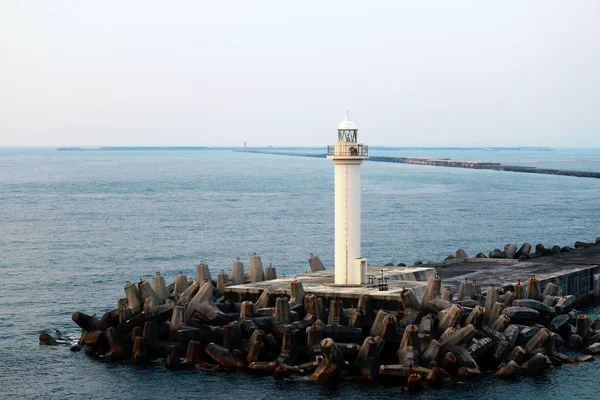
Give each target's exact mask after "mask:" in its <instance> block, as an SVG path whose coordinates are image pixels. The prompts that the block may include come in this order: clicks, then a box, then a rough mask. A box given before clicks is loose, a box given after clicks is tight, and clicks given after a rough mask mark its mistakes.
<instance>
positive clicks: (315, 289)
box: [225, 266, 436, 307]
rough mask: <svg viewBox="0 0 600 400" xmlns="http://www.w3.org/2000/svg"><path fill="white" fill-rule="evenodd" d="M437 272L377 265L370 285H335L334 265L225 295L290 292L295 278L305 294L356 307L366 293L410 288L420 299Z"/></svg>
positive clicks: (384, 297) (387, 295)
mask: <svg viewBox="0 0 600 400" xmlns="http://www.w3.org/2000/svg"><path fill="white" fill-rule="evenodd" d="M382 270H383V275H384V277H385V278H387V279H386V280H385V282H386V283H387V285H388V290H387V291H381V290H379V287H378V283H379V281H378V279H377V278H380V277H381V271H382ZM435 273H436V271H435V269H434V268H431V267H429V266H420V267H389V266H388V267H377V266H369V267H368V269H367V275H372V276H373V278H372V279H373V283H372V284H367V285H334V271H333V269H332V268H330V269H327V270H324V271H318V272H311V273H303V274H297V275H295V276H293V277H287V278H280V279H274V280H270V281H261V282H253V283H247V284H243V285H235V286H228V287H226V288H225V297H226V298H228V299H231V300H234V301H242V300H247V299H248V300H255V299H256V298H257V297H258V296H260V294H261V293H262V292H263V290H266V289H270V290H271V292H272V293H273V294H282V295H287V296H289V295H290V283H291V282H292V281H294V280H297V281H300V282H302V286H303V287H304V292H305V293H306V294H314V295H316V296H318V297H324V298H327V299H329V298H331V299H333V298H336V297H339V298H341V299H343V300H345V303H348V304H347V306H348V307H350V306H351V305H354V306H356V303H357V302H358V299H359V298H360V296H362V295H363V294H368V295H370V296H371V297H372V298H373V300H374V301H377V300H379V301H398V300H399V299H400V293H401V292H402V290H403V289H405V288H406V289H410V290H411V291H412V292H413V293H415V295H416V296H417V297H418V298H421V297H423V293H424V292H425V287H426V286H427V281H428V280H429V278H430V277H432V276H434V275H435Z"/></svg>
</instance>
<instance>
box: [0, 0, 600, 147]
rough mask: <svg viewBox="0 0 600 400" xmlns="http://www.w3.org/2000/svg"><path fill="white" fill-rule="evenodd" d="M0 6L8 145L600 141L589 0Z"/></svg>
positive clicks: (2, 131)
mask: <svg viewBox="0 0 600 400" xmlns="http://www.w3.org/2000/svg"><path fill="white" fill-rule="evenodd" d="M0 10H1V11H0V146H241V145H242V144H243V142H244V141H246V142H247V143H248V145H249V146H263V145H273V146H321V145H326V144H331V143H334V142H335V141H336V140H337V134H336V128H337V124H338V123H339V122H341V120H342V119H343V118H344V115H345V113H346V111H347V110H349V111H350V115H351V117H352V119H353V120H354V121H355V122H356V124H357V125H358V127H359V140H360V141H361V142H364V143H365V144H370V145H386V146H456V147H468V146H551V147H596V148H600V2H598V1H594V0H577V1H572V0H571V1H554V0H528V1H521V0H518V1H515V0H507V1H502V2H489V1H464V0H453V1H442V0H440V1H399V0H390V1H311V0H303V1H293V2H292V1H283V0H277V1H275V0H274V1H261V0H253V1H236V0H229V1H223V0H218V1H212V0H201V1H197V0H195V1H184V0H178V1H170V2H167V1H149V0H145V1H133V0H132V1H127V0H118V1H114V0H106V1H95V2H92V1H77V0H72V1H61V0H52V1H46V0H43V1H42V0H40V1H31V0H2V3H1V5H0Z"/></svg>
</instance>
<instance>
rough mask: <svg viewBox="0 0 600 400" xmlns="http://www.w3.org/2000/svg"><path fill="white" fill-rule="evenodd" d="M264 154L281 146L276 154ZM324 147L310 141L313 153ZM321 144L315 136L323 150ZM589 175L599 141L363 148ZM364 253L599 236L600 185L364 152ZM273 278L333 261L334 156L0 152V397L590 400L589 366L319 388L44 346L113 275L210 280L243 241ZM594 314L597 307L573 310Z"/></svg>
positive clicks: (107, 290)
mask: <svg viewBox="0 0 600 400" xmlns="http://www.w3.org/2000/svg"><path fill="white" fill-rule="evenodd" d="M275 150H276V149H275ZM315 151H321V150H315ZM322 152H324V149H323V150H322ZM371 154H372V155H389V156H430V157H446V158H453V159H461V160H479V161H484V160H487V161H494V162H503V163H505V164H514V165H528V166H537V167H548V168H562V169H578V170H589V171H600V149H555V150H552V151H536V150H532V149H527V150H499V151H485V150H483V149H479V150H468V149H389V150H388V149H372V150H371ZM362 227H363V232H362V241H363V242H362V246H363V247H362V253H363V255H364V256H365V257H367V258H368V260H369V263H370V264H371V265H382V264H386V263H390V262H392V263H395V264H396V263H400V262H403V263H406V264H412V263H413V262H414V261H416V260H422V261H424V262H427V261H437V260H441V259H443V258H445V257H446V256H447V255H449V254H451V253H454V252H455V251H456V250H457V249H459V248H462V249H464V250H465V251H466V252H467V253H468V254H469V255H471V256H473V255H475V254H476V253H478V252H484V253H487V252H489V251H490V250H492V249H494V248H500V249H502V248H503V246H504V245H505V244H508V243H516V244H522V243H523V242H529V243H531V244H533V245H535V244H537V243H542V244H544V245H545V246H547V247H548V246H552V245H555V244H558V245H560V246H565V245H571V246H572V245H573V243H574V242H575V241H576V240H582V241H593V240H594V239H595V238H596V237H597V236H600V180H599V179H591V178H577V177H567V176H552V175H536V174H525V173H516V172H501V171H486V170H468V169H458V168H456V169H455V168H444V167H433V166H420V165H406V164H388V163H379V162H377V163H376V162H365V163H364V164H363V166H362ZM254 253H256V254H258V255H260V256H261V258H262V261H263V264H265V265H267V266H268V265H272V266H274V267H276V268H277V274H278V275H279V276H292V275H294V274H296V273H301V272H306V271H308V270H309V265H308V259H309V257H310V254H311V253H312V254H314V255H318V256H319V257H320V258H321V260H322V261H323V262H324V264H325V266H326V267H327V268H331V267H332V263H333V166H332V163H331V161H330V160H327V159H319V158H305V157H290V156H280V155H269V154H254V153H247V152H246V153H245V152H238V151H232V150H231V149H211V150H195V151H185V150H179V151H173V150H169V151H168V150H162V151H161V150H153V151H150V150H143V149H138V150H137V151H127V150H120V151H56V149H50V148H44V149H40V148H10V149H8V148H4V149H0V285H1V286H0V287H1V289H0V398H2V399H96V398H97V399H122V398H128V399H136V398H139V399H165V398H176V399H192V398H194V399H205V398H211V399H228V398H238V399H245V400H250V399H303V400H304V399H315V398H345V399H371V398H372V399H388V398H389V399H391V398H398V397H410V398H415V399H478V400H481V399H500V398H502V399H505V398H506V397H507V396H508V397H510V398H522V399H525V398H529V399H537V398H544V399H546V400H551V399H561V400H564V399H570V398H577V399H592V398H596V397H597V396H598V394H597V393H598V389H599V388H600V387H599V383H598V382H600V367H599V366H600V364H598V363H599V362H600V361H596V362H590V363H581V364H576V365H565V366H563V367H561V368H558V369H556V370H553V371H550V372H549V373H547V374H545V375H543V376H539V377H535V378H519V379H518V380H516V381H514V382H505V381H499V380H497V379H495V378H494V377H493V376H489V375H486V376H484V377H481V378H480V379H476V380H474V381H471V382H459V383H451V384H448V385H445V386H444V387H442V388H441V389H432V388H425V389H424V390H423V391H422V392H419V393H410V394H406V393H402V392H400V391H399V390H398V388H397V387H396V386H390V385H382V384H378V383H359V382H343V383H339V384H315V383H312V382H309V381H307V380H305V379H282V378H274V377H270V376H269V377H264V376H253V375H249V374H246V373H223V372H219V373H214V372H203V371H177V372H173V371H168V370H166V369H165V367H164V366H163V365H161V364H160V363H156V364H153V365H150V366H146V367H140V366H134V365H131V364H113V363H110V362H104V361H101V360H97V359H92V358H89V357H88V356H86V355H85V353H84V352H71V351H70V350H69V346H68V345H63V346H57V347H47V346H40V345H39V342H38V336H39V335H40V333H43V332H48V333H51V334H54V332H55V330H59V331H60V332H62V333H63V335H64V336H65V338H66V339H67V340H68V341H69V342H71V343H74V342H76V341H77V339H78V337H79V334H80V330H79V329H78V327H77V326H76V325H75V324H74V323H73V322H72V321H71V314H72V313H73V312H74V311H82V312H85V313H88V314H96V315H101V314H102V313H103V312H105V311H106V310H110V309H114V308H116V306H117V300H118V299H119V298H120V297H123V295H124V292H123V286H124V285H125V283H126V282H128V281H131V282H137V281H138V280H140V279H149V278H150V277H151V276H152V275H154V274H156V272H160V273H161V274H162V275H164V276H165V277H166V279H167V281H173V280H174V277H175V275H176V274H178V273H180V272H183V273H185V274H187V276H188V277H193V276H194V275H195V265H196V264H198V263H200V262H205V263H207V264H208V265H209V267H210V269H211V272H212V273H213V274H214V275H216V274H218V273H220V272H221V271H222V270H223V271H225V272H227V271H229V270H230V268H231V263H232V261H235V260H236V259H237V258H238V257H239V259H240V260H241V261H242V262H244V263H245V265H248V262H249V257H250V255H252V254H254ZM584 311H585V312H586V313H588V314H589V315H590V316H591V317H592V318H593V317H595V316H596V315H597V314H600V307H592V308H590V309H586V310H584Z"/></svg>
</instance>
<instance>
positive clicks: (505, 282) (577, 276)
mask: <svg viewBox="0 0 600 400" xmlns="http://www.w3.org/2000/svg"><path fill="white" fill-rule="evenodd" d="M428 266H430V265H428ZM436 269H437V272H438V274H439V276H440V278H442V279H443V280H444V286H450V287H452V288H454V291H455V292H457V291H458V287H459V286H460V283H461V282H463V281H465V280H468V281H469V282H472V281H476V282H477V283H478V284H480V285H481V287H490V286H495V287H497V288H503V289H505V290H512V287H513V286H514V285H515V284H516V283H517V282H519V280H520V281H521V282H522V283H523V285H525V284H526V283H527V280H528V279H529V278H531V277H532V276H535V278H536V279H537V280H538V282H539V284H540V285H541V290H542V291H543V290H544V288H545V287H546V285H547V284H548V283H556V284H558V285H559V286H560V287H561V289H562V292H563V294H570V295H574V296H576V297H580V296H584V295H586V294H589V293H590V292H594V294H595V295H596V296H598V295H600V292H599V283H600V246H593V247H588V248H584V249H579V250H576V251H571V252H568V253H563V254H559V255H556V256H546V257H538V258H534V259H529V260H525V261H519V260H510V259H497V258H468V259H458V258H457V259H453V260H447V261H445V262H444V263H443V264H442V265H436Z"/></svg>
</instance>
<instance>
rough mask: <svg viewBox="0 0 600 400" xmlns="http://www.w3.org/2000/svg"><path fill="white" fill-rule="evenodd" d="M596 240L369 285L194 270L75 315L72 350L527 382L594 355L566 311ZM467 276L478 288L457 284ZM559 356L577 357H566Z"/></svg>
mask: <svg viewBox="0 0 600 400" xmlns="http://www.w3.org/2000/svg"><path fill="white" fill-rule="evenodd" d="M599 244H600V238H598V239H596V241H595V242H592V243H582V242H577V243H576V244H575V246H574V247H575V248H574V249H573V248H567V247H565V248H561V249H562V251H561V249H558V251H557V249H556V248H552V249H549V250H548V251H545V250H546V249H545V248H544V247H543V246H536V251H535V252H533V253H532V252H531V250H532V248H531V246H526V245H523V246H521V249H517V246H515V245H507V246H506V247H505V248H504V250H502V251H500V250H498V249H496V250H493V251H492V252H490V253H489V256H492V258H489V257H488V258H484V257H483V255H482V254H480V255H479V258H478V257H475V258H469V257H467V255H466V254H465V253H464V252H463V251H461V250H459V251H457V252H456V254H453V255H452V256H449V257H448V258H447V259H446V260H444V261H441V262H439V263H432V264H426V265H419V264H418V263H417V266H414V267H406V266H393V267H392V266H388V267H387V268H384V267H381V268H380V269H381V271H382V272H381V279H382V280H381V281H379V282H376V280H377V276H375V277H374V282H373V283H372V284H367V285H364V286H361V287H335V286H330V285H329V284H328V283H327V282H322V283H318V284H317V283H316V282H321V281H323V280H325V281H326V280H327V279H326V278H323V277H324V276H326V271H325V270H324V267H323V265H322V263H321V262H320V260H319V258H318V257H311V259H310V260H309V264H310V267H311V271H313V272H312V273H311V274H303V275H299V276H297V277H295V278H283V279H276V271H275V270H274V269H273V268H272V267H269V268H266V269H265V268H263V266H262V261H261V259H260V257H258V256H253V257H251V259H250V268H249V272H245V271H244V266H243V265H242V263H241V262H239V261H236V262H234V263H233V265H232V268H231V273H230V274H225V273H221V274H218V275H217V276H216V279H214V280H213V278H212V276H211V274H210V271H209V268H208V266H207V265H206V264H200V265H198V266H197V268H196V277H195V279H191V280H190V279H188V278H187V277H186V276H185V275H183V274H180V275H177V276H176V277H175V281H174V282H173V283H171V284H169V285H167V284H166V282H165V279H164V277H163V276H160V275H156V276H154V277H152V282H149V281H146V280H141V281H140V282H139V283H138V284H131V283H127V284H126V285H125V286H124V294H125V297H123V298H121V299H119V300H118V301H117V308H115V309H114V310H112V311H108V312H106V313H105V314H104V315H103V316H102V317H101V318H100V319H98V318H96V317H95V316H90V315H86V314H84V313H81V312H75V313H74V314H73V321H74V322H75V323H76V324H77V325H78V326H79V327H81V329H82V335H81V338H80V340H79V344H78V345H77V346H74V347H73V350H79V349H84V350H85V351H86V352H87V353H88V354H90V355H93V356H96V357H99V358H102V359H106V360H110V361H115V362H117V361H123V362H133V363H135V364H145V363H148V362H151V361H152V360H156V359H161V360H163V362H164V363H165V365H166V366H167V368H172V369H177V368H204V369H220V368H226V369H234V370H244V371H248V372H253V373H266V374H274V375H277V376H308V377H310V379H311V380H313V381H317V382H320V381H330V380H340V379H368V380H382V381H389V382H391V383H393V384H396V385H401V386H402V387H403V388H406V389H417V388H419V387H420V386H421V385H422V384H434V385H437V384H442V383H443V382H446V381H448V380H452V379H471V378H474V377H476V376H478V375H480V374H482V373H486V372H487V371H494V373H495V374H496V375H497V376H498V377H501V378H514V377H517V376H520V375H532V374H538V373H542V372H544V371H546V370H548V369H550V368H552V367H558V366H560V365H562V364H563V363H575V362H580V361H581V362H583V361H591V360H592V359H593V355H594V354H600V317H595V318H592V317H590V316H586V315H583V314H581V313H580V312H579V311H577V310H576V309H575V307H579V306H580V305H581V304H583V303H582V302H583V301H585V300H587V299H589V298H591V297H593V295H594V294H596V295H597V294H598V293H597V292H598V281H599V276H600V270H599V268H600V245H599ZM519 253H520V254H519ZM497 257H500V258H497ZM519 260H521V261H519ZM484 265H488V266H490V268H489V269H487V270H485V268H484V267H483V266H484ZM503 265H504V266H508V265H510V266H512V268H511V269H512V270H513V275H510V276H508V277H507V276H506V275H505V272H506V271H505V270H503V269H499V268H498V267H501V266H503ZM515 265H518V266H519V267H518V268H516V267H514V266H515ZM372 268H377V267H372ZM482 271H483V272H482ZM494 271H496V272H494ZM532 271H538V272H539V273H538V274H536V275H535V276H533V274H531V272H532ZM478 273H479V274H481V275H482V278H481V280H479V279H478V280H474V279H470V278H471V277H473V276H475V275H473V274H478ZM483 275H486V276H487V277H486V278H484V277H483ZM386 277H387V278H389V280H387V281H386V280H385V278H386ZM516 277H520V278H516ZM392 278H395V279H392ZM513 278H514V279H513ZM265 279H269V280H265ZM506 279H513V282H512V284H508V283H507V282H505V280H506ZM311 282H312V283H311ZM399 282H407V283H408V282H413V283H414V286H413V287H405V288H402V287H400V288H398V283H399ZM401 284H403V283H401ZM260 288H263V289H260ZM394 288H396V289H397V290H396V291H394ZM419 288H422V290H420V289H419ZM385 289H387V290H385ZM361 291H362V294H361ZM357 293H358V294H359V295H358V296H357V295H356V294H357ZM381 305H385V307H386V308H383V307H381ZM51 339H52V337H49V335H45V336H44V335H42V336H41V337H40V341H41V342H42V343H44V344H55V343H53V342H52V340H51ZM563 347H565V348H570V349H578V350H580V351H581V352H583V353H584V354H586V355H582V356H581V357H568V356H565V355H564V354H562V353H561V352H560V351H561V348H563Z"/></svg>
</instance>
